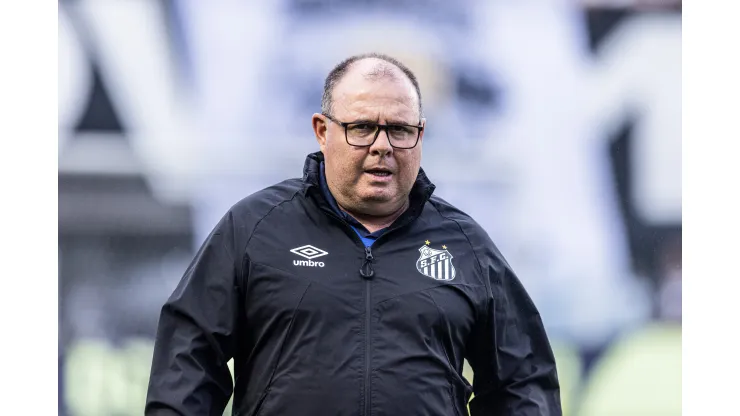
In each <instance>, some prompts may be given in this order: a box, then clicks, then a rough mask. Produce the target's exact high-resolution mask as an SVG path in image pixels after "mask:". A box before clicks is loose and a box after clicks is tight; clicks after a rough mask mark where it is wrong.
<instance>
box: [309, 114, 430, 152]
mask: <svg viewBox="0 0 740 416" xmlns="http://www.w3.org/2000/svg"><path fill="white" fill-rule="evenodd" d="M323 115H324V117H326V118H328V119H329V120H331V121H333V122H334V123H337V124H339V125H340V126H342V127H344V138H345V139H346V140H347V144H349V145H351V146H356V147H369V146H372V145H373V143H375V140H377V139H378V136H380V131H381V130H384V131H385V134H386V136H387V137H388V141H389V142H390V144H391V146H392V147H394V148H396V149H413V148H414V147H416V145H417V144H418V143H419V137H421V131H422V130H423V129H424V127H422V126H413V125H410V124H378V123H373V122H370V121H357V122H352V123H344V122H341V121H338V120H336V119H334V118H333V117H332V116H330V115H328V114H323Z"/></svg>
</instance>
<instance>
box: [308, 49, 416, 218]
mask: <svg viewBox="0 0 740 416" xmlns="http://www.w3.org/2000/svg"><path fill="white" fill-rule="evenodd" d="M373 61H375V60H371V59H368V60H363V61H360V62H356V63H355V64H354V65H353V67H352V68H350V70H349V71H348V73H347V74H346V75H345V77H344V78H343V79H342V80H341V81H340V82H339V83H338V84H337V85H336V87H335V89H334V93H333V101H334V106H333V109H332V112H333V114H331V116H332V118H333V119H335V120H337V121H340V122H345V123H351V122H357V121H370V122H375V123H380V124H408V125H419V121H420V117H419V116H420V115H419V105H418V97H417V95H416V90H415V89H414V87H413V84H412V83H411V81H409V80H408V78H406V77H405V76H404V75H403V73H402V72H401V71H400V70H398V69H397V68H395V67H394V68H393V69H394V70H395V71H397V74H396V76H395V77H382V78H379V79H367V78H366V77H365V76H364V74H365V73H366V72H367V68H368V67H371V66H373V65H377V62H373ZM422 122H423V120H422ZM313 125H314V132H315V133H316V137H317V140H318V142H319V145H320V147H321V151H322V152H323V154H324V158H325V168H326V179H327V182H328V183H329V187H330V189H331V191H332V193H333V194H334V197H335V198H336V199H337V202H338V203H339V205H340V206H342V208H344V209H346V210H349V211H355V212H359V213H363V214H366V215H376V216H382V215H390V214H392V213H394V212H395V211H397V210H398V209H400V208H402V206H403V205H404V204H405V203H406V200H407V197H408V194H409V192H410V191H411V188H412V186H413V185H414V182H415V180H416V177H417V175H418V172H419V166H420V165H421V147H422V146H421V145H422V138H421V137H420V138H419V142H418V144H417V145H416V147H414V148H411V149H396V148H393V147H392V146H391V144H390V141H389V138H388V136H387V134H386V133H385V132H384V131H380V133H379V135H378V138H377V139H376V140H375V143H373V145H372V146H369V147H355V146H352V145H350V144H348V143H347V140H346V139H345V131H344V127H342V126H341V125H339V124H337V123H334V122H332V121H330V120H328V119H327V118H326V117H324V116H322V115H320V114H315V115H314V118H313ZM422 135H423V130H422ZM377 170H383V171H386V173H384V174H378V173H375V172H373V171H377Z"/></svg>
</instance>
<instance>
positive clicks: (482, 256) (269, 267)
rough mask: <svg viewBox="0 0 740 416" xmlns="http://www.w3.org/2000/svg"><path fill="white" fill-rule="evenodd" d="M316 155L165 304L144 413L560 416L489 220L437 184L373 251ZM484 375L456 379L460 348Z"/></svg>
mask: <svg viewBox="0 0 740 416" xmlns="http://www.w3.org/2000/svg"><path fill="white" fill-rule="evenodd" d="M322 160H323V155H322V154H321V153H320V152H319V153H314V154H311V155H309V156H308V158H307V159H306V164H305V168H304V176H303V179H291V180H287V181H284V182H282V183H279V184H277V185H274V186H272V187H269V188H267V189H264V190H262V191H259V192H257V193H255V194H253V195H251V196H249V197H247V198H245V199H243V200H242V201H240V202H239V203H237V204H236V205H235V206H234V207H233V208H232V209H231V210H230V211H229V212H228V213H227V214H226V215H225V216H224V217H223V219H222V220H221V221H220V223H219V224H218V225H217V226H216V228H215V229H214V230H213V232H212V234H211V235H210V236H209V237H208V239H207V240H206V241H205V243H204V244H203V246H202V247H201V248H200V250H199V251H198V253H197V255H196V256H195V259H194V260H193V262H192V264H191V265H190V266H189V268H188V269H187V271H186V272H185V275H184V277H183V279H182V281H181V282H180V284H179V285H178V287H177V288H176V290H175V291H174V293H173V294H172V296H171V297H170V299H169V300H168V301H167V303H166V304H165V305H164V307H163V308H162V312H161V317H160V321H159V329H158V332H157V338H156V344H155V350H154V358H153V365H152V371H151V378H150V382H149V390H148V397H147V405H146V406H147V407H146V414H147V415H155V414H157V415H158V414H182V415H220V414H221V413H222V412H223V409H224V408H225V406H226V404H227V402H228V400H229V397H230V395H231V393H232V381H231V376H230V373H229V370H228V368H227V362H228V361H229V360H230V359H231V358H232V357H233V358H234V372H235V386H234V388H233V392H234V403H233V409H234V414H237V415H260V416H273V415H280V416H293V415H295V416H299V415H300V416H307V415H317V416H330V415H373V416H381V415H392V416H405V415H440V416H441V415H446V416H450V415H456V416H457V415H465V414H467V413H466V412H467V409H466V403H467V401H468V399H469V398H470V395H471V392H474V393H475V398H474V399H473V401H472V402H471V403H470V410H471V413H472V415H474V416H475V415H517V416H526V415H532V416H534V415H537V416H541V415H560V414H561V410H560V396H559V394H560V393H559V384H558V378H557V374H556V370H555V361H554V358H553V353H552V350H551V348H550V344H549V342H548V339H547V335H546V334H545V330H544V328H543V325H542V322H541V319H540V316H539V314H538V312H537V309H536V308H535V305H534V304H533V303H532V301H531V299H530V298H529V296H528V295H527V293H526V291H525V290H524V288H523V287H522V285H521V283H520V282H519V280H518V279H517V277H516V276H515V275H514V273H513V272H512V270H511V268H510V267H509V265H508V264H507V263H506V261H505V260H504V258H503V257H502V255H501V253H499V251H498V250H497V248H496V247H495V245H494V244H493V242H491V240H490V239H489V237H488V235H487V234H486V232H485V231H484V230H483V229H481V227H480V226H479V225H478V224H477V223H476V222H475V221H473V220H472V219H471V218H470V217H469V216H467V215H466V214H465V213H463V212H461V211H460V210H458V209H456V208H455V207H453V206H451V205H450V204H448V203H447V202H445V201H443V200H442V199H439V198H437V197H432V196H431V195H432V192H433V191H434V185H432V184H431V182H429V180H428V179H427V178H426V176H425V175H424V172H423V171H420V172H419V176H418V178H417V180H416V183H415V185H414V188H413V190H412V192H411V196H410V199H411V205H410V207H409V209H408V210H407V212H406V213H405V214H404V215H402V216H401V217H400V218H399V219H398V220H397V221H396V222H395V223H394V225H393V226H392V227H391V229H390V230H389V231H387V232H386V233H384V234H383V235H382V236H381V237H379V238H378V240H377V241H376V242H375V243H374V244H373V245H372V248H371V249H366V248H365V246H364V245H363V244H362V242H361V240H360V238H359V237H358V235H357V234H356V233H355V232H354V231H353V229H352V228H351V227H350V226H349V225H348V224H347V223H346V222H345V221H344V220H343V219H341V218H340V217H339V216H338V215H336V214H335V213H334V211H333V210H332V209H331V207H330V206H329V204H328V203H327V201H326V199H325V198H324V197H323V196H322V193H321V191H320V190H319V186H318V183H319V164H320V162H321V161H322ZM464 358H467V359H468V361H469V362H470V365H471V367H472V368H473V370H474V372H475V380H474V382H473V386H472V388H471V386H470V385H469V384H468V383H467V381H466V380H465V379H464V378H463V377H462V375H461V374H462V369H463V359H464Z"/></svg>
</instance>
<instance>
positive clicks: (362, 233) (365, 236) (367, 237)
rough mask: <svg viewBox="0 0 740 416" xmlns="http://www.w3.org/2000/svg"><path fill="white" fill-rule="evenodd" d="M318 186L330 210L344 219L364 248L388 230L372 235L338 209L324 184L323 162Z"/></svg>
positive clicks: (327, 186) (384, 229) (335, 201)
mask: <svg viewBox="0 0 740 416" xmlns="http://www.w3.org/2000/svg"><path fill="white" fill-rule="evenodd" d="M319 185H320V186H321V192H323V194H324V198H326V200H327V201H328V202H329V205H330V206H331V208H332V210H334V212H335V213H336V214H337V215H339V217H340V218H342V219H344V220H345V221H346V222H347V223H349V225H350V226H352V229H353V230H355V232H356V233H357V235H358V236H359V237H360V239H361V240H362V243H363V244H365V247H370V246H372V245H373V243H374V242H375V240H377V239H378V237H380V236H381V235H383V233H385V232H386V231H387V230H388V228H383V229H381V230H378V231H376V232H374V233H371V232H370V231H368V230H367V228H365V226H364V225H362V224H360V222H359V221H357V220H356V219H354V218H353V217H352V216H351V215H349V214H347V213H346V212H344V211H342V210H341V209H339V205H338V204H337V200H336V199H334V195H332V194H331V191H329V185H327V183H326V175H325V173H324V162H321V174H320V175H319Z"/></svg>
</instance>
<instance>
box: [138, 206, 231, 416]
mask: <svg viewBox="0 0 740 416" xmlns="http://www.w3.org/2000/svg"><path fill="white" fill-rule="evenodd" d="M243 258H244V257H243V255H242V254H239V253H238V252H237V250H236V249H235V236H234V227H233V218H232V217H231V214H227V215H226V216H224V218H223V219H222V220H221V221H220V222H219V224H218V225H217V226H216V228H215V229H214V230H213V231H212V232H211V234H210V235H209V237H208V238H207V239H206V241H205V242H204V243H203V245H202V246H201V247H200V249H199V250H198V253H197V254H196V256H195V258H194V259H193V261H192V262H191V264H190V266H189V267H188V269H187V270H186V271H185V273H184V275H183V277H182V279H181V281H180V283H179V284H178V286H177V287H176V289H175V290H174V292H173V293H172V295H171V296H170V298H169V299H168V300H167V302H166V303H165V304H164V306H163V307H162V310H161V314H160V318H159V324H158V329H157V335H156V340H155V344H154V356H153V359H152V369H151V374H150V378H149V387H148V392H147V400H146V408H145V414H146V415H148V416H154V415H188V416H190V415H214V416H215V415H218V416H220V415H222V414H223V412H224V409H225V407H226V405H227V403H228V400H229V398H230V397H231V394H232V391H233V384H232V377H231V373H230V372H229V369H228V367H227V363H228V361H229V360H230V359H231V358H232V357H233V355H234V351H235V345H236V327H237V316H238V312H239V298H240V296H239V290H238V287H239V284H238V283H239V279H240V274H241V268H242V259H243Z"/></svg>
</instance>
